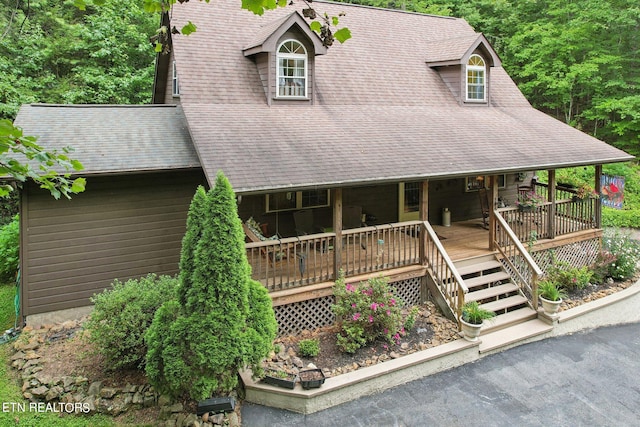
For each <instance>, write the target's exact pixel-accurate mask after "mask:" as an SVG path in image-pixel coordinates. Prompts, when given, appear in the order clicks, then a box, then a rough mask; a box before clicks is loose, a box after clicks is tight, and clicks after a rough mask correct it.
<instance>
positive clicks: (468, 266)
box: [454, 254, 538, 336]
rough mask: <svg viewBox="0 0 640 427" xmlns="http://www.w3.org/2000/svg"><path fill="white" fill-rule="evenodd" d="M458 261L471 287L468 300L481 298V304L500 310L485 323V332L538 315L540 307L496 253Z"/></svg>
mask: <svg viewBox="0 0 640 427" xmlns="http://www.w3.org/2000/svg"><path fill="white" fill-rule="evenodd" d="M454 264H455V266H456V269H457V270H458V273H460V275H461V276H462V278H463V279H464V282H465V284H466V285H467V287H468V288H469V292H468V293H467V294H466V295H465V302H469V301H478V303H479V305H480V307H482V308H485V309H487V310H491V311H493V312H495V313H496V317H495V318H493V319H491V320H489V321H485V322H484V324H483V325H482V330H481V333H480V335H481V336H482V335H486V334H488V333H492V332H495V331H499V330H502V329H506V328H510V327H513V326H515V325H519V324H522V323H525V322H528V321H530V320H532V319H536V318H537V316H538V315H537V313H536V311H535V310H533V308H531V306H530V305H529V302H528V300H527V298H526V297H525V296H524V295H523V294H522V292H521V291H520V289H519V288H518V286H517V285H516V284H515V283H513V281H512V280H511V276H510V275H509V273H507V272H506V271H505V269H504V267H503V265H502V263H501V262H500V261H498V260H497V259H496V257H495V255H493V254H491V255H484V256H481V257H476V258H469V259H465V260H461V261H457V262H455V263H454Z"/></svg>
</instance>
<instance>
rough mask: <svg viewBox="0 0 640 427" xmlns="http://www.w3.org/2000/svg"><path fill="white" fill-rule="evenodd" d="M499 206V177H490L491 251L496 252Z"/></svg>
mask: <svg viewBox="0 0 640 427" xmlns="http://www.w3.org/2000/svg"><path fill="white" fill-rule="evenodd" d="M496 206H498V176H497V175H491V176H489V250H490V251H495V250H496V246H495V241H496V215H495V210H496Z"/></svg>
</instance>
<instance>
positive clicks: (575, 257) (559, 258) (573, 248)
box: [531, 238, 600, 273]
mask: <svg viewBox="0 0 640 427" xmlns="http://www.w3.org/2000/svg"><path fill="white" fill-rule="evenodd" d="M599 252H600V238H595V239H591V240H584V241H582V242H576V243H571V244H568V245H564V246H559V247H556V248H553V249H546V250H542V251H539V252H534V253H533V254H532V255H531V256H532V257H533V259H534V260H535V262H536V263H538V266H539V267H540V268H541V269H542V271H544V272H545V273H546V272H547V270H548V269H549V267H551V265H553V262H554V259H555V261H556V262H566V263H568V264H569V265H571V266H572V267H577V268H580V267H584V266H589V265H592V264H593V263H594V262H595V261H596V258H597V257H598V253H599Z"/></svg>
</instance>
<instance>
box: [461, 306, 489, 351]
mask: <svg viewBox="0 0 640 427" xmlns="http://www.w3.org/2000/svg"><path fill="white" fill-rule="evenodd" d="M495 315H496V314H495V313H494V312H493V311H490V310H486V309H484V308H482V307H480V305H479V304H478V301H470V302H467V303H465V304H464V305H463V306H462V314H461V316H460V324H461V325H462V333H463V336H464V339H466V340H467V341H477V340H478V336H479V335H480V328H481V327H482V323H483V322H484V321H485V320H486V319H491V318H493V317H494V316H495Z"/></svg>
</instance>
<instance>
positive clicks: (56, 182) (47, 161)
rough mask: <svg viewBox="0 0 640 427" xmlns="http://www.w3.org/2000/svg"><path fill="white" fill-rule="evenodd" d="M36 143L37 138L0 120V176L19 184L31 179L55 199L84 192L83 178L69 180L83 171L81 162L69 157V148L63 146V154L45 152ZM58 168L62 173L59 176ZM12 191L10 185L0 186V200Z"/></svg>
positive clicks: (9, 122)
mask: <svg viewBox="0 0 640 427" xmlns="http://www.w3.org/2000/svg"><path fill="white" fill-rule="evenodd" d="M36 141H37V138H36V137H33V136H25V135H24V134H23V132H22V129H20V128H18V127H16V126H14V125H13V123H11V121H10V120H6V119H2V120H0V176H9V177H11V178H13V179H14V180H16V181H19V182H25V181H26V180H27V179H31V180H33V181H34V182H36V183H37V184H39V185H40V187H41V188H44V189H46V190H49V191H50V192H51V195H52V196H53V197H55V198H56V199H58V198H60V196H61V195H63V196H65V197H67V198H71V194H73V193H80V192H82V191H84V187H85V179H84V178H75V179H71V173H70V171H80V170H82V169H83V167H82V163H80V162H79V161H78V160H75V159H72V158H71V157H69V153H70V152H71V151H72V149H71V148H69V147H65V148H64V149H63V150H62V153H60V152H58V151H56V150H51V151H47V150H45V149H44V148H43V147H42V146H40V145H38V144H36ZM25 160H26V161H25ZM60 169H62V170H64V171H65V173H59V172H58V170H60ZM11 191H12V187H11V186H10V185H8V184H0V198H3V197H6V196H8V195H9V194H10V193H11Z"/></svg>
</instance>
